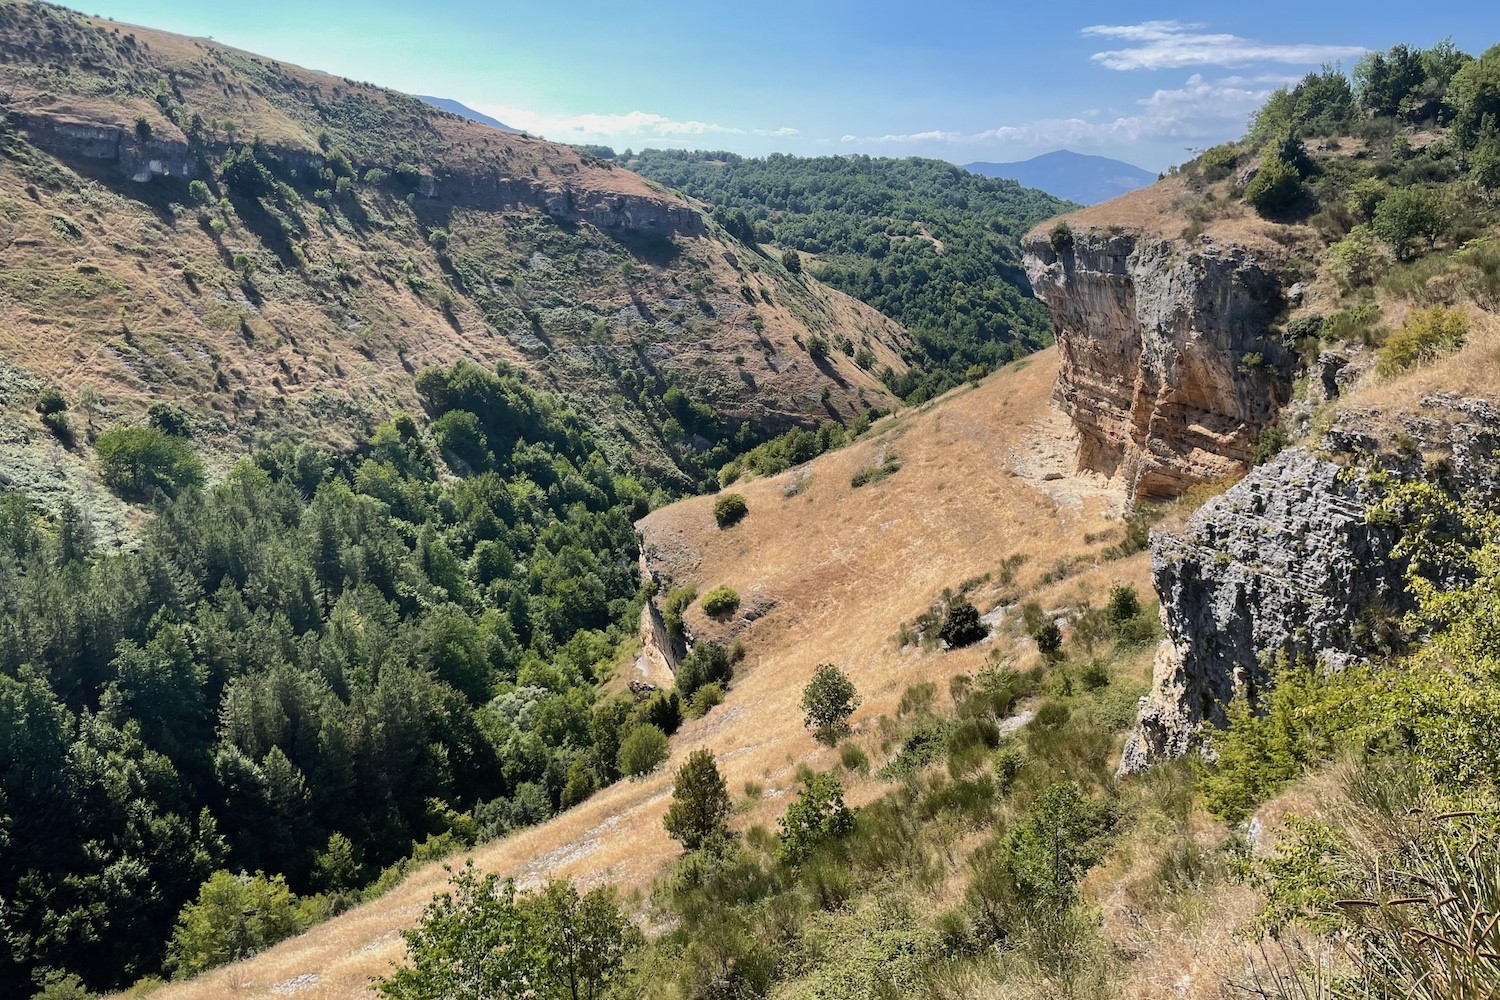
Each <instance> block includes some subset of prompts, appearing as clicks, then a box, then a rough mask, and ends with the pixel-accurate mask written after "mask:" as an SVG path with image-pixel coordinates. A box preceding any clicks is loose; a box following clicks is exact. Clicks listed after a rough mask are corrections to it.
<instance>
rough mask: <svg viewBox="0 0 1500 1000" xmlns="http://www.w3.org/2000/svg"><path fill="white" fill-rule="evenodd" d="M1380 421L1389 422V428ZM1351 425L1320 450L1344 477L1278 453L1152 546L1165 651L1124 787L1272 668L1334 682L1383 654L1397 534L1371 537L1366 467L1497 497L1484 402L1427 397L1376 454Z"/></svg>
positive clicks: (1371, 441) (1394, 604) (1493, 431)
mask: <svg viewBox="0 0 1500 1000" xmlns="http://www.w3.org/2000/svg"><path fill="white" fill-rule="evenodd" d="M1388 416H1389V415H1387V417H1388ZM1361 422H1362V421H1361V419H1360V418H1359V417H1358V416H1357V415H1356V416H1354V417H1350V418H1347V419H1346V422H1345V423H1344V424H1343V425H1342V426H1340V427H1337V428H1335V429H1334V430H1332V431H1330V432H1329V433H1328V434H1327V435H1326V437H1325V439H1324V444H1325V445H1326V446H1327V447H1328V448H1329V449H1330V450H1331V452H1333V453H1334V454H1335V455H1336V456H1338V457H1342V458H1344V459H1345V462H1344V463H1343V464H1339V463H1336V462H1334V461H1330V460H1328V459H1326V458H1319V457H1316V456H1314V455H1313V454H1311V453H1309V452H1307V451H1304V450H1301V449H1292V450H1290V451H1286V452H1283V453H1282V454H1281V455H1279V456H1277V458H1276V459H1274V460H1273V461H1271V462H1269V463H1267V464H1266V465H1263V466H1261V467H1259V468H1257V469H1255V470H1254V471H1253V472H1252V473H1250V475H1249V476H1247V477H1246V478H1245V479H1244V480H1242V481H1241V482H1240V483H1238V484H1236V485H1235V486H1234V487H1233V488H1231V489H1230V490H1229V491H1228V492H1226V493H1224V494H1223V495H1222V496H1219V497H1216V498H1215V499H1213V500H1211V501H1209V502H1208V503H1206V504H1204V506H1203V507H1202V508H1201V509H1199V510H1198V512H1197V513H1196V514H1194V515H1193V517H1192V518H1191V519H1190V520H1189V522H1188V524H1187V527H1186V529H1185V530H1183V531H1182V532H1180V533H1162V532H1158V533H1155V534H1153V535H1152V537H1151V569H1152V575H1153V577H1154V580H1155V584H1156V591H1157V594H1158V595H1159V596H1160V598H1161V618H1162V624H1163V626H1165V629H1166V633H1167V639H1166V640H1165V641H1164V642H1163V643H1162V644H1161V646H1160V647H1159V648H1158V650H1157V656H1156V663H1155V670H1154V679H1153V687H1152V691H1151V693H1150V694H1149V695H1148V696H1147V697H1146V698H1144V699H1142V704H1141V710H1140V717H1139V722H1138V724H1137V726H1136V729H1135V731H1134V732H1133V733H1132V734H1131V736H1130V738H1129V740H1128V742H1127V744H1126V748H1125V753H1124V756H1123V758H1122V760H1121V763H1120V771H1121V772H1122V773H1127V774H1128V773H1131V772H1135V771H1139V770H1141V769H1143V768H1145V767H1146V766H1148V765H1149V764H1150V763H1152V762H1153V761H1155V760H1158V759H1161V758H1165V757H1173V756H1178V755H1181V754H1183V753H1185V752H1187V751H1188V750H1190V749H1192V748H1193V747H1194V745H1195V744H1196V743H1197V742H1198V740H1199V738H1200V735H1201V730H1202V727H1203V726H1204V725H1205V724H1220V723H1222V722H1223V721H1224V716H1225V709H1226V707H1227V705H1228V704H1229V702H1230V701H1231V700H1232V699H1233V698H1235V697H1236V696H1241V695H1243V696H1245V697H1247V698H1249V699H1250V700H1251V703H1252V704H1254V699H1255V698H1256V697H1257V695H1258V694H1259V693H1261V692H1263V691H1264V690H1265V689H1266V687H1267V685H1268V684H1269V683H1270V681H1271V678H1270V673H1269V669H1268V665H1269V664H1270V662H1271V660H1272V659H1273V658H1274V657H1275V656H1276V655H1277V654H1285V655H1287V656H1289V657H1293V658H1295V657H1299V656H1304V657H1307V658H1309V659H1312V660H1315V661H1317V662H1320V663H1322V664H1323V665H1324V666H1326V667H1328V668H1329V669H1338V668H1340V667H1342V666H1344V665H1346V664H1348V663H1350V662H1352V661H1354V660H1357V659H1361V658H1364V657H1367V656H1372V655H1376V654H1378V653H1381V652H1383V651H1384V649H1385V647H1386V645H1387V641H1388V639H1389V632H1388V631H1387V629H1386V628H1385V626H1386V625H1388V624H1390V623H1391V622H1393V621H1394V620H1395V618H1396V617H1397V616H1399V615H1400V614H1402V613H1404V612H1405V611H1407V610H1409V608H1410V602H1409V598H1408V597H1407V595H1406V593H1405V589H1404V574H1405V566H1404V565H1403V564H1402V563H1401V562H1400V560H1398V559H1397V558H1395V557H1394V556H1393V554H1392V550H1393V549H1394V547H1395V545H1396V543H1397V542H1398V541H1399V538H1400V536H1399V533H1398V531H1397V530H1396V529H1395V528H1391V527H1385V526H1382V525H1379V524H1372V523H1370V521H1369V520H1368V519H1367V517H1366V512H1367V511H1368V510H1369V508H1370V506H1371V505H1372V504H1373V503H1374V502H1375V500H1376V499H1377V495H1376V492H1375V488H1374V486H1373V485H1372V480H1371V478H1370V476H1369V474H1368V473H1367V472H1365V471H1362V470H1363V469H1367V468H1369V467H1370V466H1371V465H1372V464H1374V465H1378V466H1379V467H1381V468H1383V469H1384V470H1385V471H1386V472H1387V473H1390V474H1392V475H1395V476H1397V477H1399V478H1405V479H1415V478H1425V479H1428V480H1430V481H1434V482H1437V483H1438V484H1440V485H1442V486H1443V487H1444V488H1445V489H1448V490H1450V491H1453V492H1454V493H1456V494H1458V495H1461V496H1465V497H1469V498H1471V499H1473V500H1475V501H1484V502H1493V501H1494V500H1495V499H1496V498H1497V497H1500V413H1497V412H1496V411H1495V409H1494V408H1493V407H1492V406H1490V404H1489V403H1488V402H1486V401H1484V400H1474V399H1455V398H1450V397H1444V396H1430V397H1428V398H1426V399H1424V400H1422V405H1421V407H1420V409H1419V410H1418V411H1416V412H1412V413H1408V414H1404V415H1401V416H1399V417H1397V418H1396V427H1395V430H1394V433H1399V434H1400V435H1402V436H1403V437H1404V438H1406V439H1407V442H1406V445H1407V446H1406V447H1405V448H1402V449H1400V450H1397V451H1391V450H1388V449H1383V448H1382V447H1381V444H1380V435H1381V433H1385V434H1390V433H1393V430H1392V428H1391V427H1390V426H1389V425H1387V426H1386V427H1385V428H1384V431H1383V432H1382V431H1379V430H1376V429H1375V428H1373V427H1371V428H1362V427H1361V426H1360V425H1361Z"/></svg>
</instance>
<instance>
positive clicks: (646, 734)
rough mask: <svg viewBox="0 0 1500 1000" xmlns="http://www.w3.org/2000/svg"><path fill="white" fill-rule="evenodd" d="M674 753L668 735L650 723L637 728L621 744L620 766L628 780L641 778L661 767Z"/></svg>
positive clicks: (621, 771)
mask: <svg viewBox="0 0 1500 1000" xmlns="http://www.w3.org/2000/svg"><path fill="white" fill-rule="evenodd" d="M671 753H672V746H671V743H670V742H669V741H668V740H667V734H666V733H664V732H662V731H661V730H660V729H659V728H657V727H656V726H654V725H651V724H650V723H647V724H645V725H641V726H636V727H635V728H634V729H632V730H631V731H630V734H629V735H628V736H626V737H625V740H624V742H623V743H621V744H620V756H619V759H618V764H619V768H620V773H621V774H623V775H625V777H627V778H639V777H641V776H642V775H646V774H650V773H651V772H652V771H654V770H656V769H657V768H658V767H660V766H661V765H662V764H663V763H664V762H665V761H666V759H667V758H668V757H669V756H670V755H671Z"/></svg>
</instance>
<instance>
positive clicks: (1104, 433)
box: [1024, 227, 1295, 499]
mask: <svg viewBox="0 0 1500 1000" xmlns="http://www.w3.org/2000/svg"><path fill="white" fill-rule="evenodd" d="M1070 237H1071V238H1070V239H1060V240H1057V241H1056V242H1057V243H1058V245H1057V246H1056V247H1054V246H1053V242H1054V241H1053V240H1052V239H1051V234H1050V232H1048V231H1047V230H1045V229H1042V230H1036V231H1034V232H1032V233H1031V234H1030V235H1029V236H1028V237H1027V238H1026V241H1025V244H1024V248H1025V250H1026V270H1027V274H1028V275H1029V276H1030V278H1031V283H1032V287H1033V288H1034V290H1035V291H1036V294H1037V296H1038V297H1039V298H1040V299H1041V300H1042V301H1043V302H1045V303H1046V304H1047V307H1048V309H1049V310H1050V311H1051V313H1052V320H1053V326H1054V327H1055V329H1056V332H1057V343H1058V350H1059V353H1060V355H1061V362H1062V367H1061V371H1060V372H1059V375H1058V381H1057V389H1056V392H1055V395H1054V398H1055V399H1056V400H1057V402H1058V403H1059V404H1060V405H1061V406H1062V408H1063V410H1064V411H1065V412H1066V413H1067V414H1068V415H1069V416H1070V417H1071V418H1072V420H1073V423H1074V425H1075V426H1076V427H1077V429H1078V431H1079V434H1080V442H1079V449H1078V467H1079V468H1080V469H1086V470H1092V471H1095V472H1100V473H1103V474H1104V475H1106V476H1110V477H1115V476H1119V477H1122V478H1123V480H1124V482H1125V484H1126V486H1127V489H1128V491H1129V493H1130V494H1131V495H1132V496H1133V497H1135V498H1137V499H1161V498H1167V497H1172V496H1176V495H1178V494H1180V493H1181V492H1182V491H1183V490H1184V489H1186V488H1187V487H1188V486H1190V485H1192V484H1193V483H1196V482H1203V481H1208V480H1214V479H1221V478H1224V477H1226V476H1231V475H1234V474H1237V473H1240V472H1243V471H1244V470H1245V469H1246V468H1248V466H1249V462H1250V459H1251V457H1252V454H1253V452H1254V448H1255V443H1256V440H1257V438H1258V437H1259V435H1260V433H1261V430H1262V429H1263V428H1264V427H1266V426H1267V425H1268V424H1269V423H1271V422H1272V421H1273V420H1274V419H1275V416H1276V412H1277V410H1278V409H1279V408H1280V407H1281V406H1282V405H1283V404H1285V403H1286V402H1287V400H1288V399H1289V398H1290V389H1291V382H1292V372H1293V366H1294V361H1295V359H1294V357H1293V355H1292V354H1291V353H1290V352H1289V351H1287V350H1286V349H1285V348H1284V347H1283V346H1282V344H1281V342H1280V338H1279V336H1278V335H1277V334H1275V333H1273V332H1272V329H1271V324H1272V322H1273V320H1274V319H1275V318H1276V316H1277V314H1278V313H1279V312H1280V310H1281V308H1282V297H1281V287H1280V283H1279V280H1278V278H1277V275H1276V273H1275V269H1274V267H1272V266H1271V264H1270V263H1268V262H1267V261H1265V260H1264V259H1262V258H1261V257H1260V256H1258V255H1257V254H1255V253H1252V252H1251V251H1250V250H1248V249H1246V248H1244V247H1239V246H1230V245H1221V244H1218V243H1215V242H1213V241H1212V240H1210V239H1207V238H1204V239H1202V240H1200V241H1198V242H1193V243H1187V244H1184V243H1182V242H1180V241H1175V240H1169V239H1165V238H1163V237H1160V236H1156V235H1149V234H1146V233H1140V232H1114V231H1109V230H1102V229H1096V228H1082V227H1074V228H1073V229H1071V230H1070Z"/></svg>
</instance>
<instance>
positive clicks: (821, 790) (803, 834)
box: [776, 774, 854, 867]
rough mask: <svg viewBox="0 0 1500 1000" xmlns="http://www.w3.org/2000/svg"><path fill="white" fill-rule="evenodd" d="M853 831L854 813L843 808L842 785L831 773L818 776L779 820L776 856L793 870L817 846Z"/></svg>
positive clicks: (805, 787)
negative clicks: (779, 830)
mask: <svg viewBox="0 0 1500 1000" xmlns="http://www.w3.org/2000/svg"><path fill="white" fill-rule="evenodd" d="M853 829H854V814H853V813H851V812H850V811H849V807H848V806H846V805H844V786H843V783H842V782H840V781H839V779H838V778H837V777H835V776H834V775H832V774H818V775H814V776H813V778H812V779H811V780H810V781H808V782H807V784H806V785H804V786H803V788H802V792H801V793H800V794H799V795H798V796H797V801H795V802H793V803H792V804H791V805H790V806H788V807H787V810H786V815H784V816H782V817H781V835H780V837H779V838H778V839H779V844H778V846H777V849H776V856H777V858H778V860H780V861H781V863H782V864H785V865H791V866H793V867H796V866H798V865H800V864H802V862H804V861H806V860H807V857H808V855H810V854H812V852H813V851H815V850H816V849H817V848H818V846H819V845H821V844H823V843H826V842H827V841H830V840H835V839H837V838H839V837H843V836H845V835H846V834H848V833H849V831H851V830H853Z"/></svg>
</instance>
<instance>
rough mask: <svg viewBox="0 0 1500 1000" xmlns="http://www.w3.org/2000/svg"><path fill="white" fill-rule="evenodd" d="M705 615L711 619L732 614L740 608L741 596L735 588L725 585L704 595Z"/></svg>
mask: <svg viewBox="0 0 1500 1000" xmlns="http://www.w3.org/2000/svg"><path fill="white" fill-rule="evenodd" d="M701 603H702V605H703V613H704V614H706V615H708V616H709V617H711V618H719V617H721V616H723V615H728V614H732V613H733V612H734V609H735V608H738V607H739V606H740V595H739V592H738V591H736V590H735V589H734V588H733V587H727V586H724V585H723V584H720V585H719V586H717V587H715V588H714V589H713V590H710V591H709V592H708V593H706V594H704V595H703V600H702V602H701Z"/></svg>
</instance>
